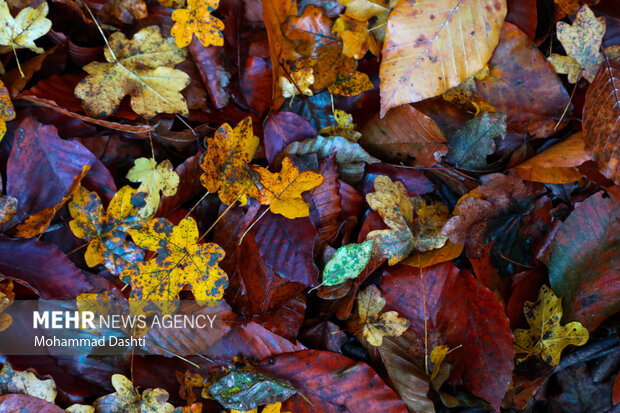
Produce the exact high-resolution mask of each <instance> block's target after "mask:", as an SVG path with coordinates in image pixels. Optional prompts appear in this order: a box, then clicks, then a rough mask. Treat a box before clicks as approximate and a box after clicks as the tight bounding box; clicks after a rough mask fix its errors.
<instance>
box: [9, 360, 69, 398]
mask: <svg viewBox="0 0 620 413" xmlns="http://www.w3.org/2000/svg"><path fill="white" fill-rule="evenodd" d="M0 391H1V392H2V393H3V394H5V393H17V394H26V395H28V396H33V397H37V398H39V399H42V400H45V401H48V402H52V403H53V402H54V399H56V393H57V391H56V383H54V380H53V379H45V380H40V379H39V378H37V376H36V375H35V374H34V373H32V372H30V371H15V370H13V367H12V366H11V365H10V364H9V363H5V364H4V366H3V367H2V370H1V371H0Z"/></svg>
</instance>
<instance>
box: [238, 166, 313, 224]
mask: <svg viewBox="0 0 620 413" xmlns="http://www.w3.org/2000/svg"><path fill="white" fill-rule="evenodd" d="M252 170H253V171H255V172H256V173H257V174H258V180H259V181H260V182H259V183H257V186H254V187H252V189H251V191H252V192H251V193H250V195H251V196H252V197H253V198H256V199H258V201H259V202H260V203H261V204H262V205H269V209H270V210H271V212H273V213H274V214H281V215H284V216H285V217H286V218H289V219H295V218H300V217H307V216H308V215H310V209H309V207H308V204H307V203H306V201H304V200H303V198H302V197H301V194H302V193H303V192H305V191H309V190H310V189H312V188H314V187H316V186H319V185H320V184H321V183H322V182H323V176H321V175H320V174H317V173H314V172H312V171H305V172H302V173H299V169H297V168H296V167H295V165H293V162H291V160H290V159H289V158H284V160H283V161H282V170H281V171H280V172H279V173H272V172H269V170H268V169H266V168H263V167H262V166H253V167H252Z"/></svg>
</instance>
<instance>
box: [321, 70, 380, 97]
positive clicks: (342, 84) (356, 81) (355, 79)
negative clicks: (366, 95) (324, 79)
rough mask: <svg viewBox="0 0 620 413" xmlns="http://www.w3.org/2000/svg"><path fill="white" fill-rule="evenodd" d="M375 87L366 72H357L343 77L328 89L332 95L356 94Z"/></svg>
mask: <svg viewBox="0 0 620 413" xmlns="http://www.w3.org/2000/svg"><path fill="white" fill-rule="evenodd" d="M373 88H374V86H373V84H372V82H371V81H370V78H369V77H368V75H367V74H366V73H362V72H355V73H353V74H352V75H351V76H349V77H343V78H339V79H338V80H336V82H335V83H333V84H331V85H330V86H329V88H327V90H329V93H331V94H332V95H340V96H355V95H359V94H360V93H363V92H366V91H367V90H372V89H373Z"/></svg>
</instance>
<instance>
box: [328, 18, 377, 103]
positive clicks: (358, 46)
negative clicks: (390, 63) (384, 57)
mask: <svg viewBox="0 0 620 413" xmlns="http://www.w3.org/2000/svg"><path fill="white" fill-rule="evenodd" d="M347 10H348V8H347ZM332 34H333V35H334V36H338V37H340V38H341V39H342V53H343V54H344V55H345V56H348V57H353V58H355V59H357V60H359V59H362V58H363V57H364V55H366V52H368V51H370V53H372V54H374V55H375V56H379V53H380V51H381V49H380V48H379V45H378V44H377V41H376V40H375V37H374V36H373V34H372V32H370V31H369V30H368V23H367V22H365V21H364V22H362V21H359V20H356V19H352V18H350V17H348V16H346V15H341V16H340V17H338V18H337V19H336V21H335V22H334V25H333V26H332ZM332 93H333V92H332Z"/></svg>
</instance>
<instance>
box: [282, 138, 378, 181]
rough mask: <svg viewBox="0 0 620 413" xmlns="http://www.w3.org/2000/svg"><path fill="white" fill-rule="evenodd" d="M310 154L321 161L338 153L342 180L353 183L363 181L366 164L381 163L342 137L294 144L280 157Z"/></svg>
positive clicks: (337, 162)
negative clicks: (313, 154)
mask: <svg viewBox="0 0 620 413" xmlns="http://www.w3.org/2000/svg"><path fill="white" fill-rule="evenodd" d="M310 153H315V154H316V155H317V156H318V157H319V159H324V158H327V157H328V156H329V155H331V154H333V153H336V164H338V174H339V176H340V178H341V179H342V180H344V181H347V182H352V183H353V182H358V181H359V180H360V179H362V175H363V174H364V164H366V163H375V162H379V160H378V159H377V158H375V157H373V156H370V155H368V153H366V151H365V150H364V149H363V148H362V147H361V146H360V145H358V144H357V143H352V142H349V141H348V140H347V139H345V138H343V137H342V136H329V137H323V136H321V135H319V136H317V137H316V138H312V139H306V140H305V141H301V142H293V143H291V144H289V145H288V146H287V147H286V148H284V150H283V151H282V152H281V153H280V156H285V155H307V154H310Z"/></svg>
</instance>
